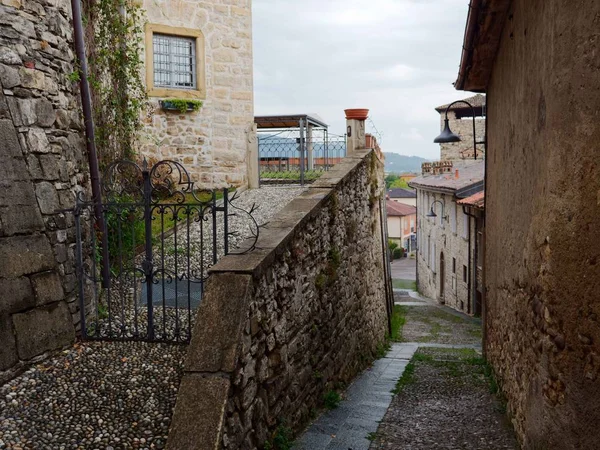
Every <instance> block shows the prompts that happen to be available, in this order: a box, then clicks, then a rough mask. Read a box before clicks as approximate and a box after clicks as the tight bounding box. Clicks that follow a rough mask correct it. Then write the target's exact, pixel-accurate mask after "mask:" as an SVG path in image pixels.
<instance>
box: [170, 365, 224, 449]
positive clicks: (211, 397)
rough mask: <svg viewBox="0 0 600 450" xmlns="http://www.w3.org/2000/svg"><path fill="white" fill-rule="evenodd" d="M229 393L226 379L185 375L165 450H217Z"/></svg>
mask: <svg viewBox="0 0 600 450" xmlns="http://www.w3.org/2000/svg"><path fill="white" fill-rule="evenodd" d="M228 393H229V380H227V379H225V378H220V377H203V376H202V375H200V374H185V375H184V377H183V379H182V380H181V384H180V386H179V391H178V395H177V404H176V405H175V411H174V413H173V420H172V424H173V425H172V426H171V430H170V432H169V440H168V441H167V449H171V450H214V449H217V448H220V445H219V439H220V437H221V426H222V424H223V415H224V413H225V405H226V404H227V399H228ZM191 417H193V418H194V420H190V418H191Z"/></svg>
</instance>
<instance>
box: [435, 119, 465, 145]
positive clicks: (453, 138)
mask: <svg viewBox="0 0 600 450" xmlns="http://www.w3.org/2000/svg"><path fill="white" fill-rule="evenodd" d="M460 140H461V139H460V137H459V136H457V135H456V134H454V133H453V132H452V130H451V129H450V124H449V123H448V119H444V130H443V131H442V133H441V134H440V135H439V136H438V137H436V138H435V139H434V140H433V142H434V143H435V144H448V143H450V142H460Z"/></svg>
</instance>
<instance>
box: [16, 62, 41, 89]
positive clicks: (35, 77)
mask: <svg viewBox="0 0 600 450" xmlns="http://www.w3.org/2000/svg"><path fill="white" fill-rule="evenodd" d="M19 75H20V77H21V85H22V86H23V87H25V88H28V89H39V90H43V89H44V79H45V78H46V77H45V76H44V73H43V72H41V71H39V70H35V69H28V68H27V67H20V68H19Z"/></svg>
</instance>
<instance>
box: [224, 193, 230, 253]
mask: <svg viewBox="0 0 600 450" xmlns="http://www.w3.org/2000/svg"><path fill="white" fill-rule="evenodd" d="M227 203H229V191H228V190H227V188H225V189H223V228H224V230H223V234H224V235H225V255H227V254H229V217H227V216H228V214H229V211H227Z"/></svg>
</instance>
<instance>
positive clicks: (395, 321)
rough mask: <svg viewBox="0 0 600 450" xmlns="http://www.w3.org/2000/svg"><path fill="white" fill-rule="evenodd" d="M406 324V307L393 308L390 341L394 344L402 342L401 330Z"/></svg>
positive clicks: (396, 306)
mask: <svg viewBox="0 0 600 450" xmlns="http://www.w3.org/2000/svg"><path fill="white" fill-rule="evenodd" d="M405 324H406V307H405V306H401V305H395V306H394V312H393V314H392V335H391V336H390V339H391V340H392V341H395V342H402V328H403V327H404V325H405Z"/></svg>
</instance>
